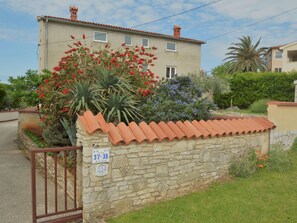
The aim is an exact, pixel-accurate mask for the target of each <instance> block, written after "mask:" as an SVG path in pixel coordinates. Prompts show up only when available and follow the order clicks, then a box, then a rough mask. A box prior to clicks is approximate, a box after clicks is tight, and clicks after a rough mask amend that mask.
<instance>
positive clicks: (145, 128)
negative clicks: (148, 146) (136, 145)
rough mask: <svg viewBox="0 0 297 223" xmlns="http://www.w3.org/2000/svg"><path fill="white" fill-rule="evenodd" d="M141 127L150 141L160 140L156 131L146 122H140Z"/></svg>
mask: <svg viewBox="0 0 297 223" xmlns="http://www.w3.org/2000/svg"><path fill="white" fill-rule="evenodd" d="M139 127H140V128H141V130H142V132H143V133H144V134H145V136H146V137H147V139H148V141H149V142H152V141H154V140H157V139H158V140H159V138H158V136H157V135H156V133H155V132H154V131H153V130H152V128H151V127H150V126H149V125H148V124H146V123H145V122H140V124H139Z"/></svg>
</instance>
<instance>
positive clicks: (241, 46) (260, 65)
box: [225, 36, 267, 73]
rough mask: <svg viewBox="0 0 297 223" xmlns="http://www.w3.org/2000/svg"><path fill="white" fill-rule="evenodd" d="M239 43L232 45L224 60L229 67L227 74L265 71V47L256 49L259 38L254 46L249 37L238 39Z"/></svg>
mask: <svg viewBox="0 0 297 223" xmlns="http://www.w3.org/2000/svg"><path fill="white" fill-rule="evenodd" d="M239 40H240V42H239V43H233V44H232V45H233V46H232V47H229V48H228V50H229V52H228V53H226V55H227V58H226V59H225V60H226V61H227V62H228V63H229V65H230V68H229V72H228V73H234V72H258V70H260V71H265V70H267V64H266V61H265V53H266V51H267V48H266V47H262V48H258V46H259V44H260V40H261V38H260V39H259V40H258V41H257V42H256V44H255V45H253V43H252V39H251V37H250V36H243V37H242V38H239Z"/></svg>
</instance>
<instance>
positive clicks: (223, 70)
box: [211, 63, 231, 78]
mask: <svg viewBox="0 0 297 223" xmlns="http://www.w3.org/2000/svg"><path fill="white" fill-rule="evenodd" d="M230 68H231V65H230V63H223V64H220V65H218V66H216V67H215V68H213V69H211V74H212V75H213V76H216V77H220V78H223V77H224V76H225V75H226V74H228V73H229V71H230Z"/></svg>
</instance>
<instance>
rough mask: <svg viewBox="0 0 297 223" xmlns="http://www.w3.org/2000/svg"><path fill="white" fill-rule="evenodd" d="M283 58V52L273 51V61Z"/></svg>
mask: <svg viewBox="0 0 297 223" xmlns="http://www.w3.org/2000/svg"><path fill="white" fill-rule="evenodd" d="M282 57H283V52H282V51H280V50H278V51H275V59H281V58H282Z"/></svg>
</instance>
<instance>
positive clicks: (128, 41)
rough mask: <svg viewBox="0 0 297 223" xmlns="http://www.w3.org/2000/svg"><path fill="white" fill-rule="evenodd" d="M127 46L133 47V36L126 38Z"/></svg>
mask: <svg viewBox="0 0 297 223" xmlns="http://www.w3.org/2000/svg"><path fill="white" fill-rule="evenodd" d="M125 44H126V45H127V46H132V37H131V36H125Z"/></svg>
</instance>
